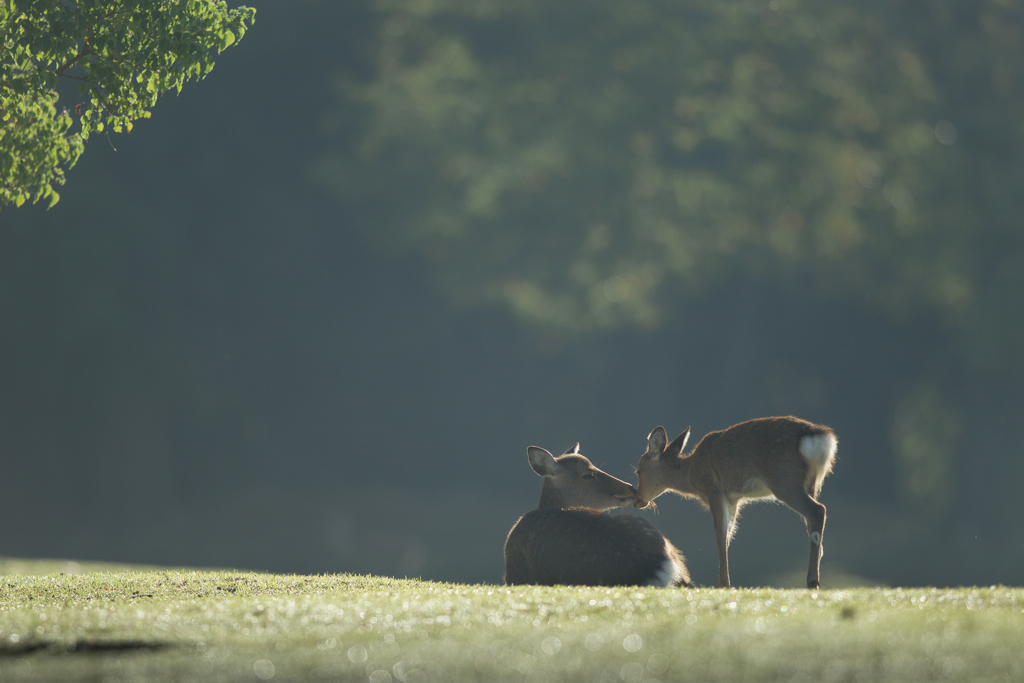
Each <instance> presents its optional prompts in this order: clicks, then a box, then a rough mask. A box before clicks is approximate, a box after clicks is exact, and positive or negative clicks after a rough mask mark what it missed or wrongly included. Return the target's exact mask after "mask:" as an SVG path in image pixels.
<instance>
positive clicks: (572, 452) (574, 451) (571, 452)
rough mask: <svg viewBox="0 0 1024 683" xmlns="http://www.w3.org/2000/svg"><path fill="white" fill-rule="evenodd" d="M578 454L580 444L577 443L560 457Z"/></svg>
mask: <svg viewBox="0 0 1024 683" xmlns="http://www.w3.org/2000/svg"><path fill="white" fill-rule="evenodd" d="M579 453H580V442H579V441H577V442H576V445H575V446H573V447H572V448H570V449H569V450H567V451H566V452H565V453H562V455H579Z"/></svg>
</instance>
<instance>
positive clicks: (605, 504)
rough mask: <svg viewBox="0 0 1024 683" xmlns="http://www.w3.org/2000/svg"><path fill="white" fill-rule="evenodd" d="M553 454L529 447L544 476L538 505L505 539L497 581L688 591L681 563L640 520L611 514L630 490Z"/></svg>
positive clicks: (628, 499)
mask: <svg viewBox="0 0 1024 683" xmlns="http://www.w3.org/2000/svg"><path fill="white" fill-rule="evenodd" d="M579 446H580V445H579V444H576V445H575V446H574V447H573V448H571V449H569V450H568V451H566V452H565V453H564V454H562V455H560V456H559V457H557V458H556V457H554V456H552V455H551V453H549V452H548V451H546V450H544V449H543V448H537V447H536V446H530V448H529V449H528V450H527V454H528V455H529V458H530V467H532V468H533V470H534V471H535V472H536V473H537V474H539V475H540V476H542V477H544V483H543V484H542V485H541V489H540V504H539V505H538V506H537V509H536V510H533V511H531V512H528V513H526V514H525V515H523V516H522V517H520V518H519V520H518V521H517V522H516V523H515V525H514V526H513V527H512V530H511V531H509V533H508V538H507V539H506V541H505V583H506V584H508V585H510V586H511V585H514V584H540V585H543V586H554V585H568V586H574V585H577V586H578V585H582V586H680V585H683V586H689V585H690V574H689V572H687V571H686V564H685V558H683V555H682V553H680V552H679V551H678V550H677V549H676V547H675V546H673V545H672V543H670V542H669V540H668V539H666V538H665V537H664V536H662V534H661V532H660V531H658V530H657V529H655V528H654V525H652V524H651V523H650V522H648V521H647V520H646V519H643V518H642V517H633V516H629V515H623V516H617V517H611V516H609V515H603V514H601V511H603V510H608V509H610V508H618V507H626V506H628V505H630V504H631V503H632V502H633V499H634V498H635V497H636V489H635V488H633V486H632V485H631V484H627V483H626V482H624V481H622V480H621V479H616V478H615V477H613V476H611V475H610V474H607V473H605V472H602V471H601V470H599V469H598V468H596V467H594V466H593V465H592V464H591V462H590V461H589V460H587V459H586V458H585V457H583V456H582V455H580V452H579Z"/></svg>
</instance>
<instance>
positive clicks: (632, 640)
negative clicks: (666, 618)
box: [622, 633, 644, 652]
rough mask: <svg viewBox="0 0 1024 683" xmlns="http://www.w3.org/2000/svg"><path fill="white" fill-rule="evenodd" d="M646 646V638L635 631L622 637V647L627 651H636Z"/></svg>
mask: <svg viewBox="0 0 1024 683" xmlns="http://www.w3.org/2000/svg"><path fill="white" fill-rule="evenodd" d="M643 646H644V639H643V638H641V637H640V636H638V635H637V634H635V633H631V634H630V635H628V636H626V637H625V638H623V639H622V647H624V648H625V649H626V652H636V651H638V650H639V649H640V648H642V647H643Z"/></svg>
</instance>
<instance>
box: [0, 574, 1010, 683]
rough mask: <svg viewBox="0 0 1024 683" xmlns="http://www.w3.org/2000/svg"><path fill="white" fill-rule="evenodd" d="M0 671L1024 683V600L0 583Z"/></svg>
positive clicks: (372, 585)
mask: <svg viewBox="0 0 1024 683" xmlns="http://www.w3.org/2000/svg"><path fill="white" fill-rule="evenodd" d="M0 589H2V590H0V680H2V681H12V680H13V681H20V680H105V679H117V680H118V681H120V682H122V683H124V682H127V681H135V680H213V681H227V680H258V679H261V678H262V679H269V678H273V679H274V680H299V679H312V680H345V681H350V680H353V681H355V680H364V681H365V680H369V681H373V682H374V683H385V682H387V681H396V680H397V681H403V682H407V683H418V682H420V681H438V682H442V681H461V680H479V681H506V680H507V681H528V682H530V683H534V682H540V681H551V682H554V681H587V682H588V683H589V682H593V681H607V682H609V683H610V682H612V681H619V682H623V683H642V682H644V681H656V680H657V681H670V680H704V681H715V680H729V681H736V680H751V681H755V680H758V681H759V680H765V681H769V680H771V681H774V680H787V681H789V680H806V681H860V680H869V681H912V680H972V681H976V680H1006V681H1010V680H1021V678H1022V677H1024V658H1022V655H1021V646H1020V643H1021V642H1024V590H1022V589H1019V588H1001V587H994V588H969V589H934V588H924V589H877V588H855V589H848V590H836V591H818V592H809V591H806V590H777V589H754V590H719V589H675V590H674V589H647V588H644V589H636V588H613V589H607V588H540V587H514V588H507V587H504V586H487V585H481V586H467V585H457V584H443V583H430V582H422V581H415V580H400V579H390V578H382V577H373V576H352V575H332V576H280V575H268V574H254V573H240V572H228V571H210V572H208V571H202V572H200V571H141V572H140V571H124V572H117V573H115V572H91V573H83V574H79V575H70V574H64V575H61V574H50V575H44V576H40V575H35V576H31V575H17V576H15V575H8V576H2V577H0Z"/></svg>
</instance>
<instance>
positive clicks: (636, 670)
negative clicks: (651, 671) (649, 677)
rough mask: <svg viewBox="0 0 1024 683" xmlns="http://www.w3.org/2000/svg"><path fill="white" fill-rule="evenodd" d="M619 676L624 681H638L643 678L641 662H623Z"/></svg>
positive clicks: (632, 682)
mask: <svg viewBox="0 0 1024 683" xmlns="http://www.w3.org/2000/svg"><path fill="white" fill-rule="evenodd" d="M619 678H621V679H622V680H623V681H624V682H625V683H640V682H641V681H643V680H644V667H643V664H637V663H636V662H628V663H626V664H623V665H622V669H621V670H620V671H619Z"/></svg>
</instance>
